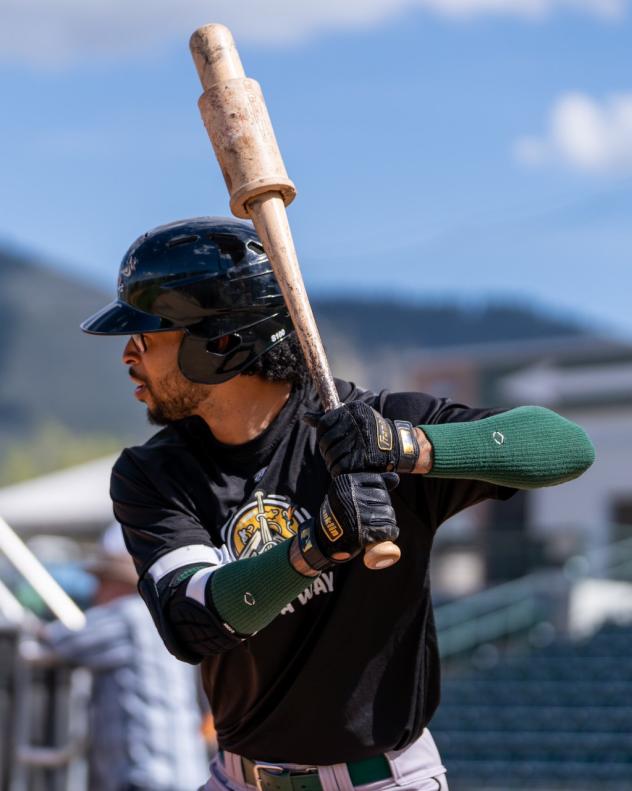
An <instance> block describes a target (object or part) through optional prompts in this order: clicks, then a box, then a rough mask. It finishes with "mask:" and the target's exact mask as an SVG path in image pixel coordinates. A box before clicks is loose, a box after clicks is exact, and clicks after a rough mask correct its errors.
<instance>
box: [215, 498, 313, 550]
mask: <svg viewBox="0 0 632 791" xmlns="http://www.w3.org/2000/svg"><path fill="white" fill-rule="evenodd" d="M253 497H254V499H252V500H251V501H249V502H248V503H246V504H245V505H243V506H242V507H241V508H240V509H239V511H237V513H236V514H234V516H232V518H231V519H230V520H229V521H228V522H227V524H226V525H225V526H224V528H223V530H222V534H223V537H224V541H225V543H226V545H227V546H228V548H229V549H230V552H231V554H232V555H233V556H234V557H235V558H250V557H252V556H253V555H261V553H262V552H267V551H268V550H269V549H272V547H274V546H276V544H280V543H281V542H282V541H285V540H286V539H288V538H292V536H294V535H296V533H297V532H298V528H299V526H300V525H301V524H302V523H303V522H304V521H305V520H306V519H309V513H308V512H307V511H306V510H305V509H304V508H297V507H296V506H294V505H292V503H291V502H290V501H289V500H288V499H287V498H286V497H282V496H281V495H278V494H268V495H266V494H265V493H264V492H263V491H256V492H255V493H254V496H253Z"/></svg>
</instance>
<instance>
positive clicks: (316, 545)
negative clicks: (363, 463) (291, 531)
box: [298, 472, 399, 571]
mask: <svg viewBox="0 0 632 791" xmlns="http://www.w3.org/2000/svg"><path fill="white" fill-rule="evenodd" d="M398 483H399V477H398V476H397V475H395V473H384V474H383V475H378V474H377V473H373V472H358V473H354V474H352V475H339V476H338V477H337V478H334V479H333V480H332V482H331V485H330V487H329V491H328V493H327V496H326V497H325V499H324V500H323V502H322V505H321V507H320V511H319V514H318V516H317V517H316V518H315V519H309V520H308V521H306V522H304V523H303V524H302V525H301V526H300V528H299V531H298V547H299V550H300V552H301V554H302V555H303V558H304V559H305V562H306V563H307V564H308V565H309V566H311V568H313V569H316V570H318V571H321V570H322V569H325V568H329V567H330V566H331V565H332V564H335V563H345V562H346V561H348V560H351V559H352V558H354V557H356V556H357V555H359V554H360V552H361V551H362V550H363V549H364V547H366V546H368V545H369V544H377V543H379V542H380V541H395V540H396V539H397V537H398V536H399V529H398V527H397V522H396V521H395V511H394V510H393V506H392V505H391V498H390V496H389V494H388V493H389V491H390V490H391V489H394V488H395V487H396V486H397V484H398Z"/></svg>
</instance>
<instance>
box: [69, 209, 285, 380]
mask: <svg viewBox="0 0 632 791" xmlns="http://www.w3.org/2000/svg"><path fill="white" fill-rule="evenodd" d="M81 329H82V330H83V331H84V332H88V333H92V334H94V335H133V334H138V333H149V332H165V331H167V330H175V329H183V330H184V337H183V340H182V343H181V345H180V350H179V353H178V365H179V367H180V370H181V371H182V373H183V374H184V376H186V377H187V378H188V379H191V380H192V381H194V382H200V383H202V384H219V383H220V382H225V381H226V380H228V379H230V378H232V377H233V376H236V375H237V374H238V373H240V372H241V371H243V370H244V369H245V368H247V367H248V366H249V365H250V364H251V363H252V362H254V361H255V360H256V359H257V358H258V357H260V356H261V355H262V354H264V353H265V352H267V351H268V350H269V349H272V348H273V347H274V346H276V345H277V344H279V343H281V342H282V341H283V340H284V339H285V338H287V337H288V335H289V334H290V333H291V332H293V327H292V322H291V320H290V317H289V315H288V312H287V310H286V308H285V304H284V302H283V296H282V294H281V291H280V289H279V286H278V283H277V281H276V279H275V277H274V274H273V272H272V269H271V267H270V263H269V261H268V258H267V256H266V254H265V252H264V249H263V246H262V244H261V242H260V241H259V238H258V237H257V234H256V233H255V231H254V229H253V228H252V227H251V226H250V225H249V224H247V223H245V222H239V221H236V220H231V219H227V218H223V217H198V218H195V219H192V220H182V221H180V222H174V223H171V224H169V225H161V226H160V227H158V228H155V229H154V230H153V231H149V232H148V233H145V234H143V235H142V236H141V237H140V238H138V239H137V240H136V241H135V242H134V243H133V244H132V246H131V247H130V248H129V250H128V251H127V253H126V254H125V256H124V258H123V261H122V262H121V268H120V271H119V277H118V299H116V300H115V301H114V302H112V303H110V304H109V305H107V306H106V307H104V308H102V309H101V310H100V311H99V312H98V313H95V314H94V316H91V317H90V318H89V319H86V321H84V322H83V324H82V325H81ZM225 336H228V341H226V340H223V341H222V344H221V345H220V344H218V343H217V341H218V339H219V338H224V337H225Z"/></svg>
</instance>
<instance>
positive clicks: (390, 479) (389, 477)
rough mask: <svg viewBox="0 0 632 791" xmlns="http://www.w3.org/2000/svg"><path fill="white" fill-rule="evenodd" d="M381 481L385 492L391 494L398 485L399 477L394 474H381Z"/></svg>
mask: <svg viewBox="0 0 632 791" xmlns="http://www.w3.org/2000/svg"><path fill="white" fill-rule="evenodd" d="M382 480H383V481H384V485H385V486H386V489H387V491H389V492H392V491H393V489H395V487H396V486H397V485H398V484H399V475H398V474H397V473H396V472H383V473H382Z"/></svg>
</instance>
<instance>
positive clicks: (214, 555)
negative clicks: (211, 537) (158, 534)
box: [147, 544, 225, 584]
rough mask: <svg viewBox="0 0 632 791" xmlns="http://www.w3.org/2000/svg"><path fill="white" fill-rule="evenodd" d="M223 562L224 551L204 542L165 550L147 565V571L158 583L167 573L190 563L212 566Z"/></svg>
mask: <svg viewBox="0 0 632 791" xmlns="http://www.w3.org/2000/svg"><path fill="white" fill-rule="evenodd" d="M224 562H225V553H224V552H222V550H221V549H217V548H216V547H209V546H206V545H204V544H191V545H190V546H188V547H178V549H174V550H172V551H171V552H167V554H166V555H163V556H162V557H161V558H159V559H158V560H157V561H156V562H155V563H153V564H152V565H151V566H150V567H149V569H148V571H147V573H148V574H149V575H150V576H151V577H152V579H153V580H154V582H155V583H156V584H158V582H159V581H160V580H161V579H162V578H163V577H165V576H166V575H167V574H170V573H171V572H172V571H175V570H176V569H179V568H181V567H182V566H188V565H189V564H190V563H210V564H211V565H212V566H219V565H221V564H222V563H224Z"/></svg>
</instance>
